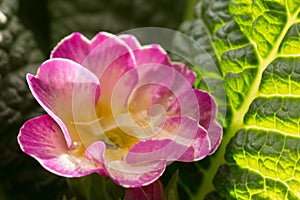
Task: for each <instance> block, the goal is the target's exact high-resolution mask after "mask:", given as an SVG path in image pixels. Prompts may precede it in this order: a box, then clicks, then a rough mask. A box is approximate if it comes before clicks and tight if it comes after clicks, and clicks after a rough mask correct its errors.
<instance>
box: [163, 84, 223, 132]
mask: <svg viewBox="0 0 300 200" xmlns="http://www.w3.org/2000/svg"><path fill="white" fill-rule="evenodd" d="M217 109H218V107H217V104H216V102H215V101H214V99H213V98H212V97H211V95H209V94H208V93H207V92H205V91H202V90H199V89H190V90H186V91H185V92H184V93H182V94H181V95H179V96H178V97H177V99H176V101H175V102H174V104H173V105H172V106H171V107H170V108H169V114H170V115H182V116H188V117H190V118H192V119H195V120H198V121H199V124H200V125H201V126H202V127H204V128H205V129H208V128H209V126H211V125H212V124H213V123H215V120H216V117H217Z"/></svg>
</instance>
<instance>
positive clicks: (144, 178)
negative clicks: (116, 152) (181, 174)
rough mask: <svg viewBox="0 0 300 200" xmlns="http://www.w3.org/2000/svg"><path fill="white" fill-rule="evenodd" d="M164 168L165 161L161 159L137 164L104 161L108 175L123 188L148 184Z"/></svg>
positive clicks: (160, 173)
mask: <svg viewBox="0 0 300 200" xmlns="http://www.w3.org/2000/svg"><path fill="white" fill-rule="evenodd" d="M165 169H166V161H163V160H157V161H151V162H144V163H138V164H128V163H126V162H124V161H121V160H116V161H110V162H107V163H106V170H107V171H108V173H109V176H110V177H111V178H112V179H113V180H114V181H115V182H116V183H117V184H119V185H121V186H123V187H125V188H130V187H142V186H145V185H149V184H151V183H153V182H154V181H156V180H157V179H158V178H159V177H160V176H161V175H162V174H163V172H164V171H165Z"/></svg>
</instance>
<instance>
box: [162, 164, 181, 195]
mask: <svg viewBox="0 0 300 200" xmlns="http://www.w3.org/2000/svg"><path fill="white" fill-rule="evenodd" d="M178 172H179V171H178V170H177V171H176V172H175V173H174V174H173V176H172V177H171V179H170V181H169V183H168V185H167V186H166V190H165V193H166V197H167V199H168V200H178V199H179V196H178V191H177V184H178Z"/></svg>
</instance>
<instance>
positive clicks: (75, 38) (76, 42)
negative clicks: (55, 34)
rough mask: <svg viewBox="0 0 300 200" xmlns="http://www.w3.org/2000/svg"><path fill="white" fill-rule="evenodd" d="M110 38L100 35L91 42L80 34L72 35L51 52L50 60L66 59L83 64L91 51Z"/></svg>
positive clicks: (106, 35)
mask: <svg viewBox="0 0 300 200" xmlns="http://www.w3.org/2000/svg"><path fill="white" fill-rule="evenodd" d="M109 38H111V36H110V35H108V34H106V33H99V34H97V35H96V36H95V37H94V38H93V39H92V40H89V39H87V38H86V37H84V36H83V35H82V34H80V33H72V34H71V35H69V36H67V37H65V38H64V39H62V40H61V41H60V42H59V43H58V45H57V46H56V47H55V48H54V49H53V51H52V52H51V55H50V58H66V59H70V60H73V61H74V62H77V63H79V64H81V63H82V62H83V61H84V60H85V58H86V57H87V55H88V54H89V52H90V51H91V49H93V48H95V47H96V46H97V45H98V44H100V43H101V42H103V41H104V40H106V39H109Z"/></svg>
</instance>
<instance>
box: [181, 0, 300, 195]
mask: <svg viewBox="0 0 300 200" xmlns="http://www.w3.org/2000/svg"><path fill="white" fill-rule="evenodd" d="M196 13H197V16H196V18H195V19H194V21H190V22H187V23H189V26H190V27H191V26H192V27H193V28H192V29H190V30H189V31H186V33H188V34H189V35H191V37H193V39H195V40H196V41H197V42H198V43H199V44H200V45H202V46H203V47H204V48H206V49H207V52H208V53H209V54H210V55H211V56H212V57H213V58H215V62H216V65H217V66H218V68H219V70H220V71H221V73H222V77H223V83H224V85H225V90H226V94H227V100H228V106H229V107H228V108H229V111H230V113H231V114H230V115H227V120H228V118H230V120H228V121H229V123H227V124H226V123H225V126H224V138H223V140H222V143H221V145H220V147H219V150H218V151H217V152H216V154H215V155H214V156H212V157H211V158H210V160H211V165H210V166H209V167H208V168H207V169H204V168H201V169H199V170H200V171H201V172H202V173H203V175H204V177H203V179H202V184H200V185H199V187H198V191H197V193H196V194H195V195H194V196H193V198H194V199H204V198H205V196H206V199H222V198H225V199H299V198H300V189H299V187H298V185H299V184H300V175H299V172H300V162H299V160H300V153H299V152H300V137H299V134H300V129H299V127H300V48H299V46H300V31H299V28H300V2H299V1H297V0H289V1H281V0H269V1H264V0H256V1H250V0H231V1H229V0H227V1H226V0H225V1H224V0H213V1H212V0H201V1H200V3H199V4H198V5H197V7H196ZM185 26H186V25H185V24H184V25H183V27H185ZM195 29H196V30H195ZM185 30H186V29H185ZM199 30H201V31H199ZM197 31H198V32H197ZM199 32H201V34H199ZM182 45H183V44H182ZM202 76H203V75H202ZM204 78H205V74H204ZM198 87H201V86H198ZM218 103H219V102H218ZM215 174H216V176H215V178H214V179H213V177H214V175H215ZM207 194H208V195H207Z"/></svg>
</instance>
